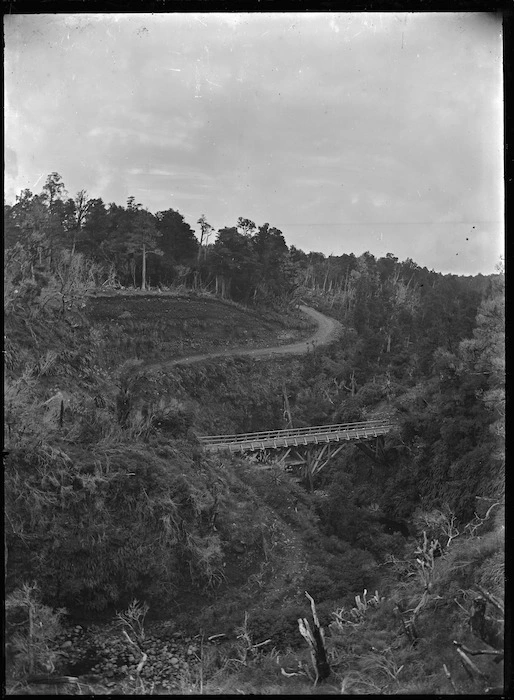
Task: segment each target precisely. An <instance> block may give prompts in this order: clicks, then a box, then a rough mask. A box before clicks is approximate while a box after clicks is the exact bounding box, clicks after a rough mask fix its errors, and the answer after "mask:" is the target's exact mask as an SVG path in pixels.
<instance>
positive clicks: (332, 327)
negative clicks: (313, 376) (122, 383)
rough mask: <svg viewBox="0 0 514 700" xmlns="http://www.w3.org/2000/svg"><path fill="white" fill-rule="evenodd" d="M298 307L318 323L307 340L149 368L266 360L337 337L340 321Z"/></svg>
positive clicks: (301, 351) (300, 351)
mask: <svg viewBox="0 0 514 700" xmlns="http://www.w3.org/2000/svg"><path fill="white" fill-rule="evenodd" d="M298 308H299V309H300V311H302V312H303V313H304V314H306V315H307V316H309V317H310V318H312V319H313V320H314V321H315V322H316V323H317V325H318V329H317V330H316V332H315V333H314V335H311V336H310V337H309V338H306V339H305V340H301V341H298V342H296V343H291V344H289V345H277V346H272V347H267V348H253V349H249V348H231V349H229V350H221V351H215V352H207V353H203V354H201V355H189V356H187V357H180V358H178V359H176V360H164V361H162V362H155V363H152V364H150V365H148V367H147V369H149V370H152V369H166V368H168V367H174V366H176V365H192V364H195V363H197V362H204V361H205V360H212V359H214V358H216V357H253V358H254V359H255V360H266V359H273V358H275V357H281V356H284V355H286V356H287V355H304V354H305V353H308V352H312V351H313V350H314V349H315V348H316V347H319V346H320V345H328V344H329V343H331V342H332V341H334V340H335V339H336V338H337V336H338V334H339V332H340V330H341V328H342V326H341V324H340V323H339V322H338V321H336V320H334V319H333V318H329V317H328V316H325V315H324V314H322V313H320V312H319V311H316V310H315V309H311V308H310V307H309V306H303V305H301V306H299V307H298Z"/></svg>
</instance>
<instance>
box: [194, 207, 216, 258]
mask: <svg viewBox="0 0 514 700" xmlns="http://www.w3.org/2000/svg"><path fill="white" fill-rule="evenodd" d="M197 223H198V224H200V231H201V233H200V246H199V248H198V262H200V256H201V254H202V250H204V252H205V248H204V247H205V246H207V242H208V240H209V237H210V235H211V233H212V230H213V229H212V226H211V225H210V224H209V223H208V221H207V219H206V218H205V214H202V216H201V217H200V218H199V219H198V221H197Z"/></svg>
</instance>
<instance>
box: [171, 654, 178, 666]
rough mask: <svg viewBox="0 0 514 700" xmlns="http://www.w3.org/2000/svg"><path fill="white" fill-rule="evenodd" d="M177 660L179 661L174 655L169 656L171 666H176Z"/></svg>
mask: <svg viewBox="0 0 514 700" xmlns="http://www.w3.org/2000/svg"><path fill="white" fill-rule="evenodd" d="M178 662H179V661H178V659H177V657H176V656H172V657H171V659H170V663H171V664H173V666H177V664H178Z"/></svg>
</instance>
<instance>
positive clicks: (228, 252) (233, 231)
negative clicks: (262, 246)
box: [210, 227, 256, 301]
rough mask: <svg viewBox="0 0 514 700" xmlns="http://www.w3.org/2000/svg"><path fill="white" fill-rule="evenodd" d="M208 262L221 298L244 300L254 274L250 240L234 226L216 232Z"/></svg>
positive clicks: (252, 251)
mask: <svg viewBox="0 0 514 700" xmlns="http://www.w3.org/2000/svg"><path fill="white" fill-rule="evenodd" d="M210 265H211V269H212V270H213V272H214V274H215V275H216V291H220V292H221V295H222V296H223V297H228V296H231V297H232V298H234V299H238V300H244V301H247V300H248V299H249V297H250V295H251V292H252V286H253V282H254V278H255V273H256V256H255V253H254V250H253V247H252V242H251V240H250V239H249V238H247V237H246V236H245V235H243V234H242V233H239V231H238V230H237V228H236V227H232V228H227V227H225V228H222V229H220V230H219V231H218V236H217V238H216V242H215V243H214V246H213V247H212V251H211V256H210Z"/></svg>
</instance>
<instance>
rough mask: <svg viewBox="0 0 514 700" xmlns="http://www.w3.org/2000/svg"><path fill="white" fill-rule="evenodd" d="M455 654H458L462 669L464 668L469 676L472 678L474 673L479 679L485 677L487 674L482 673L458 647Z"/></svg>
mask: <svg viewBox="0 0 514 700" xmlns="http://www.w3.org/2000/svg"><path fill="white" fill-rule="evenodd" d="M457 654H458V655H459V656H460V659H461V661H462V664H463V666H464V669H465V670H466V672H467V673H468V675H469V676H470V678H473V676H474V675H476V676H478V677H479V678H480V679H481V680H486V679H487V676H486V675H485V674H484V673H482V671H481V670H480V669H479V668H478V666H476V665H475V664H474V663H473V662H472V661H471V659H470V658H469V657H468V656H466V654H465V653H464V652H463V651H462V649H461V648H460V647H457Z"/></svg>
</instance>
